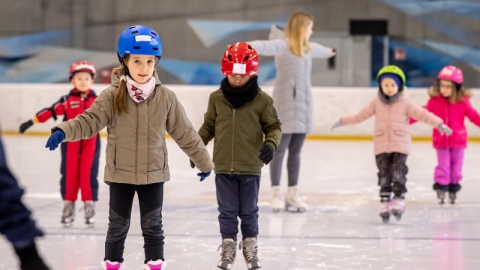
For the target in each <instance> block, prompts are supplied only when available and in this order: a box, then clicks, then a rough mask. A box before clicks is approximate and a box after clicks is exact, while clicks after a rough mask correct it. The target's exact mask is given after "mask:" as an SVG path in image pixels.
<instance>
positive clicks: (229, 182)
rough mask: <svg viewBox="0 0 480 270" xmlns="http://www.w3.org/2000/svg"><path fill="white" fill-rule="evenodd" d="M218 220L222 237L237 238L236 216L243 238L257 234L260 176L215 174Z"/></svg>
mask: <svg viewBox="0 0 480 270" xmlns="http://www.w3.org/2000/svg"><path fill="white" fill-rule="evenodd" d="M215 185H216V189H217V202H218V211H219V212H220V214H219V215H218V221H219V223H220V234H221V235H222V239H224V238H233V239H237V234H238V218H240V219H241V220H242V224H241V225H240V229H241V231H242V236H243V238H247V237H257V235H258V206H257V203H258V192H259V188H260V176H258V175H242V174H217V175H216V176H215Z"/></svg>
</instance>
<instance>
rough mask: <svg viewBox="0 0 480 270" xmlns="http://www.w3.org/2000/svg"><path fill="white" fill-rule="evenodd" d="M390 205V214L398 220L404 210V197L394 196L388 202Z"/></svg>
mask: <svg viewBox="0 0 480 270" xmlns="http://www.w3.org/2000/svg"><path fill="white" fill-rule="evenodd" d="M390 207H391V209H392V215H394V216H395V217H396V218H397V220H400V219H401V218H402V214H403V212H404V211H405V199H404V198H402V197H394V198H393V200H392V201H391V202H390Z"/></svg>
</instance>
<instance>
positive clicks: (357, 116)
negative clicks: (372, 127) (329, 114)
mask: <svg viewBox="0 0 480 270" xmlns="http://www.w3.org/2000/svg"><path fill="white" fill-rule="evenodd" d="M375 102H376V99H373V100H372V101H370V103H368V105H367V106H365V107H363V108H362V109H361V110H360V111H358V112H357V113H354V114H351V115H347V116H343V117H341V118H340V120H337V121H336V122H335V123H334V124H333V126H332V129H334V128H337V127H340V126H342V125H353V124H358V123H361V122H363V121H365V120H367V119H368V118H370V117H372V116H373V115H374V114H375Z"/></svg>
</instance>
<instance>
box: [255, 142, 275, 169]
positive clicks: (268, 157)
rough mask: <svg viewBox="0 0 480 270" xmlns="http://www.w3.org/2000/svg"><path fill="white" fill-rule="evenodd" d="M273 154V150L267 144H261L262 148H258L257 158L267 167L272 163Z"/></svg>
mask: <svg viewBox="0 0 480 270" xmlns="http://www.w3.org/2000/svg"><path fill="white" fill-rule="evenodd" d="M273 153H275V150H274V149H273V147H272V146H271V145H269V144H266V143H263V145H262V148H260V154H259V155H258V157H259V158H260V160H261V161H262V162H263V163H265V165H267V164H268V163H270V161H272V159H273Z"/></svg>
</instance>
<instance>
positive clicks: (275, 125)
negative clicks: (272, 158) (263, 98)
mask: <svg viewBox="0 0 480 270" xmlns="http://www.w3.org/2000/svg"><path fill="white" fill-rule="evenodd" d="M268 99H269V101H268V105H267V106H266V107H265V110H264V111H263V113H262V115H261V119H262V131H263V133H264V134H265V143H268V144H270V145H272V146H273V148H274V149H275V150H276V149H277V148H278V145H279V144H280V140H281V139H282V129H281V126H282V123H280V120H279V119H278V114H277V110H276V109H275V106H273V100H272V98H271V97H268Z"/></svg>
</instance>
